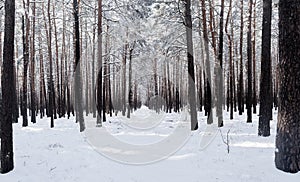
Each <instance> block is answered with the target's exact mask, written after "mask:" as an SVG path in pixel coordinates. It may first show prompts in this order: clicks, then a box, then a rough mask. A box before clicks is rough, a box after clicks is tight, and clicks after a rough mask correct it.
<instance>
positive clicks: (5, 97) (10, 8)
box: [0, 0, 16, 174]
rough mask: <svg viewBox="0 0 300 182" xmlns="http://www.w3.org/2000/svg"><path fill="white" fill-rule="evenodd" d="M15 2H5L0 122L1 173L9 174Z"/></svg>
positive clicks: (11, 138) (11, 141)
mask: <svg viewBox="0 0 300 182" xmlns="http://www.w3.org/2000/svg"><path fill="white" fill-rule="evenodd" d="M14 29H15V1H14V0H6V1H5V29H4V50H3V69H2V70H3V72H2V79H1V83H2V106H3V107H2V114H1V118H0V119H1V121H0V126H1V127H0V128H1V132H0V137H1V153H0V159H1V166H0V172H1V173H2V174H3V173H8V172H9V171H11V170H13V168H14V152H13V127H12V122H13V99H12V98H13V95H12V94H13V93H14V92H13V90H14V89H16V88H15V87H14V86H15V85H14V83H13V76H14V65H13V63H14V61H13V59H14V32H15V30H14ZM1 56H2V55H1Z"/></svg>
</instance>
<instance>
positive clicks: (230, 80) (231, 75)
mask: <svg viewBox="0 0 300 182" xmlns="http://www.w3.org/2000/svg"><path fill="white" fill-rule="evenodd" d="M231 11H232V0H230V1H229V11H228V15H227V20H226V28H225V32H226V34H227V38H228V41H229V42H228V45H229V85H228V87H229V89H228V92H229V98H228V99H229V104H230V119H233V55H232V51H233V50H232V47H233V39H232V35H230V34H231V32H228V24H229V21H230V22H231V25H230V26H231V29H232V26H233V24H232V12H231Z"/></svg>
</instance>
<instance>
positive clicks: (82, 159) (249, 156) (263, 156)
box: [0, 108, 300, 182]
mask: <svg viewBox="0 0 300 182" xmlns="http://www.w3.org/2000/svg"><path fill="white" fill-rule="evenodd" d="M142 109H144V111H143V112H140V113H139V112H137V113H136V115H137V116H138V117H139V118H140V117H149V116H146V115H145V114H147V112H145V108H142ZM165 117H166V118H171V119H165V120H164V121H162V122H161V123H160V124H157V123H155V122H154V123H152V124H149V126H147V127H149V128H151V127H155V129H153V130H150V129H149V128H148V130H145V131H139V132H134V129H136V127H139V125H138V123H134V122H133V123H129V124H131V126H130V127H131V128H130V127H129V126H128V125H126V124H124V122H122V121H120V119H119V118H120V117H113V118H109V117H108V122H106V123H104V126H105V127H106V128H107V131H109V132H110V133H111V134H112V135H113V136H115V137H116V138H117V139H119V140H121V141H126V142H128V143H130V142H131V143H134V144H149V143H153V142H156V141H158V140H162V139H164V137H167V136H168V134H170V132H171V131H172V129H174V128H176V117H180V116H179V115H176V114H167V115H165ZM276 117H277V115H276V112H275V113H274V119H276ZM133 118H134V116H133ZM228 118H229V116H228V113H225V127H224V128H222V129H221V132H222V135H223V138H224V140H225V141H227V132H228V131H229V130H230V131H229V133H228V136H229V153H228V151H227V145H226V144H224V142H223V139H222V136H221V132H220V131H219V130H215V134H216V135H215V137H213V136H214V135H213V134H214V133H213V132H211V133H210V134H212V137H210V138H212V139H213V141H212V142H211V143H209V145H208V146H207V147H203V145H201V137H203V135H206V134H207V133H208V132H207V130H205V126H206V124H205V122H206V121H205V117H204V116H203V115H202V113H199V120H200V129H199V131H196V132H192V133H191V137H190V138H189V140H188V141H187V142H186V144H185V145H184V146H183V147H182V148H181V149H179V150H178V151H176V152H175V153H174V154H173V155H171V156H170V157H168V158H167V159H164V160H161V161H158V162H152V163H148V164H146V165H130V164H124V163H123V162H116V161H115V160H111V159H109V158H107V157H104V156H103V155H102V154H100V153H99V152H98V151H96V150H95V147H93V146H91V145H90V142H89V141H88V139H87V135H86V133H79V129H78V124H76V123H74V118H71V119H70V120H67V119H59V120H57V121H56V122H55V128H53V129H50V128H49V126H50V124H49V119H47V118H45V119H42V120H38V122H37V124H35V125H33V124H31V123H30V126H29V127H26V128H22V127H21V120H20V122H19V124H15V125H14V149H15V169H14V171H13V172H11V173H9V174H6V175H0V181H1V182H16V181H22V182H23V181H24V182H27V181H28V182H29V181H30V182H32V181H43V182H48V181H72V182H73V181H80V182H81V181H84V182H87V181H103V182H154V181H155V182H167V181H172V182H183V181H189V182H197V181H199V182H200V181H204V182H213V181H221V182H232V181H243V182H247V181H255V182H260V181H263V182H269V181H270V182H271V181H272V182H276V181H288V182H293V181H295V182H296V181H297V182H298V181H299V179H300V175H299V174H287V173H283V172H281V171H279V170H277V169H276V168H275V166H274V150H275V146H274V142H275V131H276V130H275V128H276V123H275V122H274V121H272V123H271V133H272V135H271V137H268V138H262V137H258V136H257V122H258V117H257V116H256V115H254V116H253V121H254V122H253V123H252V124H247V123H246V122H245V116H238V115H235V120H232V121H230V120H228ZM87 119H88V120H90V121H93V122H94V120H93V119H91V118H90V117H89V118H87ZM130 121H134V120H130ZM127 124H128V123H127ZM99 140H101V138H99Z"/></svg>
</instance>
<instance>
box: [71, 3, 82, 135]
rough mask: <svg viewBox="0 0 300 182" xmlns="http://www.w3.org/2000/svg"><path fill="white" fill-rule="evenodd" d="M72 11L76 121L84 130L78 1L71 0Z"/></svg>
mask: <svg viewBox="0 0 300 182" xmlns="http://www.w3.org/2000/svg"><path fill="white" fill-rule="evenodd" d="M73 10H74V11H73V13H74V21H75V24H74V32H75V109H76V121H78V122H79V127H80V128H79V130H80V132H83V131H84V130H85V124H84V118H83V109H82V78H81V64H80V56H81V55H80V35H79V17H78V14H79V12H78V2H77V0H73Z"/></svg>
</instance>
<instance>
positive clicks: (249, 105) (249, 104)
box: [247, 0, 253, 123]
mask: <svg viewBox="0 0 300 182" xmlns="http://www.w3.org/2000/svg"><path fill="white" fill-rule="evenodd" d="M252 4H253V0H249V9H248V32H247V59H248V62H247V68H248V69H247V75H248V76H247V79H248V80H247V81H248V83H247V123H252V97H253V95H252V69H253V68H252V36H251V34H252Z"/></svg>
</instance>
